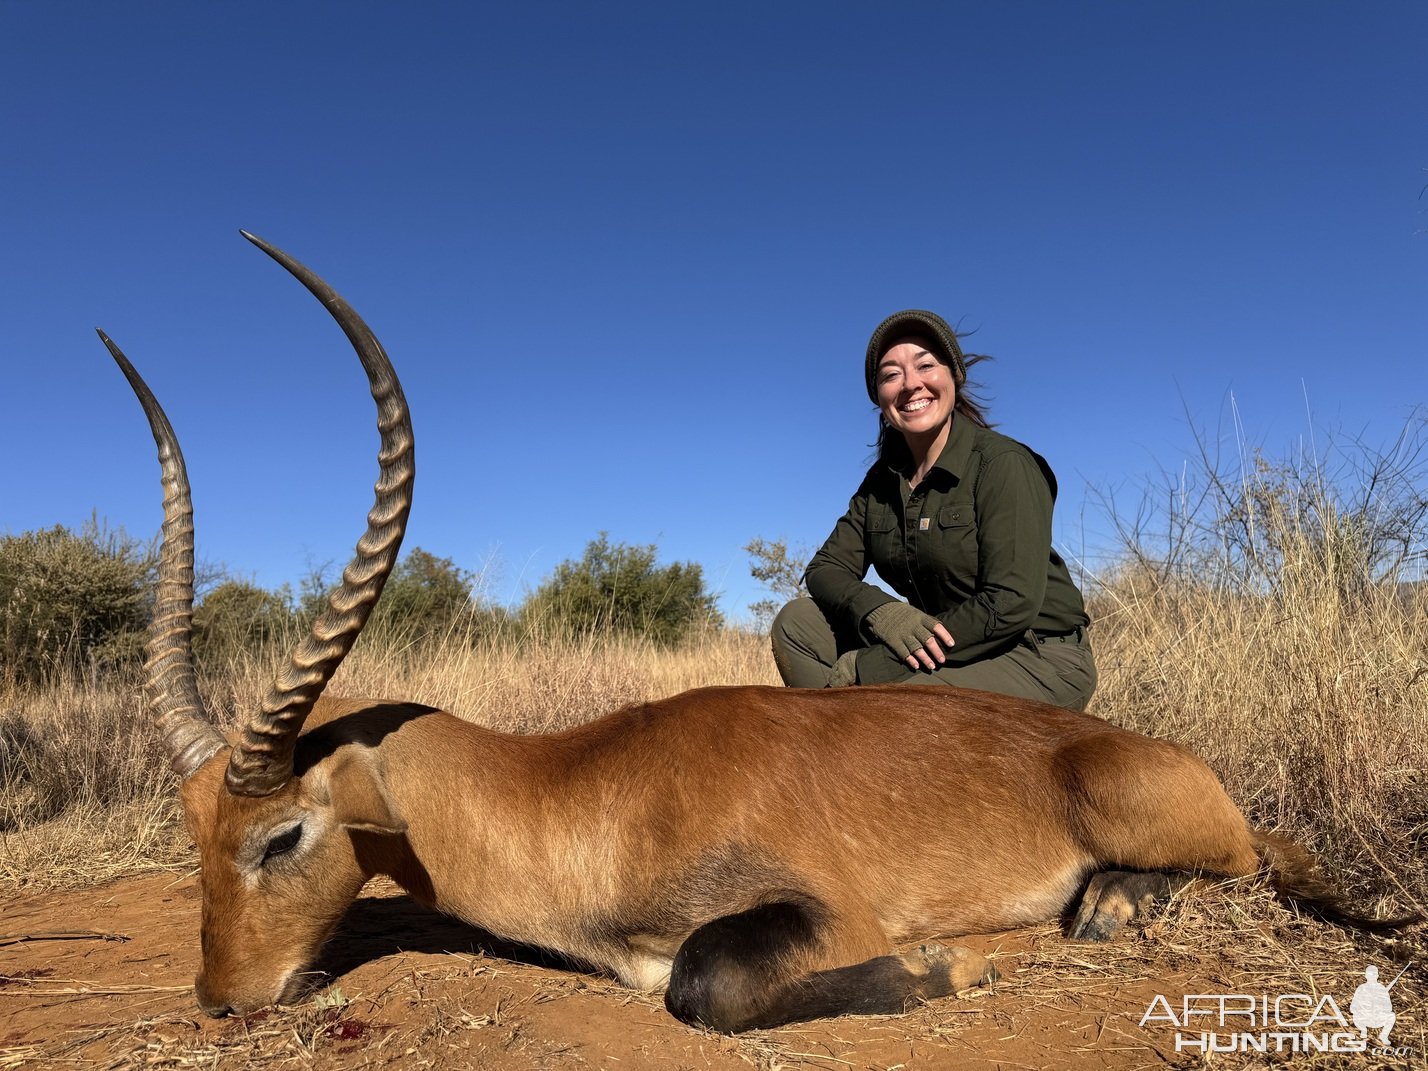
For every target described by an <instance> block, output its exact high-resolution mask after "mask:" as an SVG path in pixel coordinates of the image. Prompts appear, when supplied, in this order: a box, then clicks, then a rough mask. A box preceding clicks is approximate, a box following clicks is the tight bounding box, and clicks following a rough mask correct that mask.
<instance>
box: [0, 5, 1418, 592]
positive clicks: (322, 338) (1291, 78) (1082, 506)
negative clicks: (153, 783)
mask: <svg viewBox="0 0 1428 1071" xmlns="http://www.w3.org/2000/svg"><path fill="white" fill-rule="evenodd" d="M1425 57H1428V6H1425V5H1422V4H1416V3H1363V4H1349V3H1342V4H1322V3H1255V4H1244V3H1218V4H1217V3H1156V4H1146V3H1141V2H1136V3H1097V4H1060V3H1057V4H1042V3H996V4H993V3H983V4H975V5H973V4H953V3H945V4H931V3H908V4H899V3H878V4H870V3H817V4H805V3H758V4H745V3H722V4H718V5H707V6H705V7H702V8H694V7H692V6H687V5H676V4H663V3H662V4H620V3H614V4H598V5H597V4H575V3H570V4H547V3H532V4H523V5H520V6H519V9H518V8H517V6H516V5H502V6H499V7H498V6H494V5H481V4H467V5H456V4H440V5H422V4H396V3H391V4H378V3H358V2H346V3H340V4H339V3H321V4H310V3H283V4H273V3H245V4H241V5H238V4H194V3H145V4H96V3H85V4H80V3H65V2H43V3H41V2H29V0H23V2H15V0H8V2H5V3H0V88H3V101H4V107H3V112H0V123H3V138H0V218H3V224H4V226H3V236H4V237H3V255H0V361H3V368H4V388H3V396H4V398H5V401H6V406H5V414H6V416H5V421H4V431H3V444H4V449H5V456H6V462H5V467H4V472H5V493H4V495H3V498H0V502H3V505H0V530H7V531H10V532H18V531H23V530H26V529H31V528H35V527H40V526H48V525H52V524H56V523H63V524H67V525H78V524H80V523H82V522H83V521H84V520H85V519H86V518H87V517H88V516H89V515H90V513H91V511H95V510H97V511H98V513H99V514H100V516H101V517H104V518H107V519H108V521H109V522H110V523H112V524H115V525H122V526H123V527H124V528H126V529H128V530H129V531H130V532H131V533H134V534H136V535H142V536H145V537H147V536H148V535H149V534H151V533H152V532H153V531H154V530H155V529H156V528H157V526H158V521H159V488H158V480H157V467H156V463H155V461H154V457H153V448H152V443H151V441H150V439H149V436H148V432H147V430H146V428H145V426H144V423H143V419H142V416H141V414H140V412H139V409H138V406H137V404H136V403H135V402H134V400H133V398H132V396H131V395H130V393H129V391H128V388H127V387H126V385H125V384H124V382H123V380H122V378H121V377H120V375H119V373H118V371H117V370H116V369H115V368H114V367H113V366H112V365H111V364H110V362H109V359H108V357H107V355H106V354H105V353H104V351H103V348H102V347H101V346H100V344H99V342H98V340H97V339H96V338H95V337H94V334H93V328H94V327H95V326H102V327H104V328H105V329H106V330H107V331H108V332H109V333H110V334H111V335H113V337H114V338H115V340H116V341H117V342H118V343H119V345H120V346H122V347H124V349H125V350H126V351H127V352H128V354H129V356H130V357H131V358H132V359H133V360H134V361H135V363H136V364H137V365H138V367H139V368H140V370H141V371H142V372H143V373H144V375H145V376H146V377H147V378H148V380H149V382H150V384H151V385H152V386H153V388H154V390H155V391H156V393H157V394H158V396H159V397H160V399H161V400H162V402H163V404H164V405H165V407H166V408H167V409H168V412H169V414H170V416H171V417H172V418H173V421H174V423H175V425H176V427H177V428H178V431H179V434H180V437H181V440H182V443H183V446H184V449H185V452H186V453H187V456H188V461H189V468H190V473H191V476H192V478H193V482H194V487H195V499H196V508H197V523H198V544H199V554H200V557H201V558H204V559H207V560H208V561H210V562H216V563H222V564H224V565H226V566H228V567H229V568H230V569H232V570H234V571H235V572H237V573H238V574H240V575H245V576H247V577H249V578H252V579H255V580H257V581H258V582H259V583H262V584H265V585H269V586H274V585H277V584H279V583H282V582H284V581H289V580H294V579H296V578H298V577H299V576H300V575H302V574H303V573H304V572H305V571H306V570H307V569H308V568H309V566H310V565H312V564H314V563H321V562H325V561H338V562H340V561H345V559H346V557H347V555H348V554H349V553H350V551H351V547H352V543H353V541H354V539H355V538H356V536H357V534H358V532H359V531H360V529H361V525H362V523H363V522H362V518H363V515H364V513H365V510H366V508H367V504H368V502H369V501H370V495H371V482H372V479H373V477H374V475H375V461H374V455H375V450H376V432H375V430H374V426H373V420H374V416H373V410H372V406H371V403H370V400H369V399H368V397H367V396H366V393H365V385H364V382H363V379H362V376H361V374H360V371H359V369H358V367H357V365H356V362H355V359H354V358H353V357H352V356H351V354H350V351H349V350H348V349H347V348H346V343H345V341H344V340H343V339H342V337H341V335H340V333H339V332H338V331H337V329H336V328H335V327H334V326H333V325H332V324H331V322H330V321H329V320H328V318H327V316H326V314H325V313H324V312H323V311H322V310H321V308H320V307H319V306H318V305H317V304H316V303H315V302H314V301H312V299H311V298H309V297H308V296H307V295H306V294H305V293H304V292H303V291H301V289H300V288H299V287H298V286H297V284H296V283H294V282H293V281H292V280H291V279H289V278H288V277H287V276H286V275H285V274H284V273H283V272H282V271H281V269H279V268H278V267H277V266H276V265H274V264H272V263H271V262H269V261H268V260H267V259H266V258H265V257H264V256H263V255H262V254H261V253H259V252H258V251H257V250H255V249H253V248H251V247H250V246H249V245H248V244H247V243H246V242H244V241H242V240H241V239H240V238H239V237H238V234H237V230H238V228H239V227H245V228H248V229H250V230H252V231H254V232H256V233H258V234H260V235H263V236H264V237H266V238H268V239H269V240H271V241H273V242H274V243H276V244H278V245H280V246H282V247H284V248H286V249H287V250H289V251H290V252H292V253H293V254H294V255H296V256H298V257H299V258H301V259H303V260H305V261H306V262H307V263H308V264H309V265H311V266H312V267H313V268H314V269H316V270H317V271H319V272H320V273H321V274H323V275H324V276H325V277H326V278H327V279H328V281H329V282H331V283H332V284H333V285H334V286H335V287H337V289H338V290H339V291H341V292H342V293H343V294H344V295H345V296H346V297H347V298H348V299H349V300H350V301H351V302H352V303H353V304H354V305H355V306H356V307H357V308H358V309H359V310H360V311H361V312H362V314H363V315H364V316H365V317H366V319H367V321H368V322H369V323H370V324H371V325H372V327H373V328H374V330H375V331H376V332H377V334H378V336H379V337H380V338H381V339H382V340H383V341H384V343H385V344H386V346H387V349H388V351H389V352H390V353H391V354H392V356H393V359H394V361H395V363H396V366H397V369H398V371H399V373H400V374H401V376H402V380H403V382H404V385H405V387H406V390H407V395H408V397H409V398H410V400H411V403H412V408H413V411H414V418H415V424H416V432H417V458H418V479H417V501H416V505H415V510H414V515H413V521H412V525H411V528H410V530H409V533H408V536H407V539H408V543H407V546H408V547H410V546H413V545H420V546H422V547H424V548H426V549H428V550H430V551H432V552H433V553H436V554H439V555H444V556H448V557H451V558H454V559H455V560H456V561H457V562H459V563H461V564H462V565H465V566H467V567H469V568H478V569H479V568H482V567H483V566H487V565H489V567H490V572H489V575H488V585H489V591H490V593H491V594H492V595H494V596H495V597H498V598H501V599H503V600H509V599H513V598H516V597H518V595H519V593H520V591H521V590H522V587H523V586H526V585H534V584H535V583H537V582H538V581H539V580H540V578H541V577H543V576H544V575H546V574H547V573H548V572H549V571H550V570H551V569H552V568H553V567H554V566H555V565H556V564H557V563H558V562H559V561H561V560H562V559H564V558H567V557H573V556H576V555H578V554H579V552H580V550H581V549H582V547H583V546H584V545H585V543H586V542H587V541H588V540H589V539H591V538H592V537H593V536H594V535H595V534H596V532H598V531H600V530H607V531H608V532H609V533H610V536H611V538H612V539H616V540H622V541H625V542H632V543H649V542H653V543H657V544H658V546H659V548H660V551H661V555H662V557H663V558H664V559H665V560H694V561H698V562H700V563H702V564H703V566H704V568H705V570H706V573H707V576H708V578H709V580H710V582H711V584H712V585H713V586H714V587H716V588H717V589H719V590H720V591H722V592H723V593H724V606H725V607H726V609H728V610H730V611H732V612H734V613H738V612H741V611H742V608H743V607H744V606H745V605H746V604H747V603H748V602H749V601H750V600H752V599H754V598H757V597H759V594H760V592H759V589H758V585H756V584H755V583H754V582H753V581H752V580H751V579H750V578H749V576H748V563H747V559H746V556H745V555H744V553H743V551H742V550H741V547H742V546H743V544H744V543H746V542H747V541H748V540H749V539H750V538H752V537H754V536H766V537H779V536H783V537H787V538H788V539H790V540H791V541H793V542H794V543H804V544H812V545H816V544H817V543H818V542H820V541H821V540H822V539H823V537H824V536H825V535H826V534H827V532H828V530H829V529H830V528H831V526H832V524H833V521H834V520H835V519H836V518H837V516H838V515H839V514H840V513H841V511H842V510H843V509H844V508H845V506H846V503H847V499H848V496H849V495H850V494H851V493H852V491H853V489H854V487H855V486H856V484H857V483H858V480H859V478H860V474H861V471H862V469H863V465H864V460H865V458H866V456H867V454H868V443H869V442H870V441H871V438H872V435H873V430H874V419H873V415H872V409H871V406H870V405H869V403H868V401H867V398H866V396H865V394H864V389H863V382H862V369H861V362H862V350H863V347H864V345H865V342H866V339H867V336H868V333H869V332H870V330H871V329H872V327H873V326H874V325H875V324H876V323H877V321H878V320H880V319H881V318H882V317H883V316H884V315H886V314H887V313H889V312H891V311H893V310H894V309H897V308H902V307H907V306H922V307H927V308H931V309H935V310H937V311H939V312H941V313H942V314H943V315H944V316H946V317H947V318H948V319H949V320H952V321H954V322H956V321H960V322H961V323H962V324H963V326H965V327H975V328H977V330H978V333H977V335H976V337H975V339H974V340H973V342H972V343H970V344H969V345H970V347H971V348H973V349H980V350H983V351H986V352H989V353H992V354H994V355H995V356H996V358H997V360H996V362H995V363H993V364H990V365H984V366H983V368H982V369H981V370H980V371H981V379H982V381H983V384H984V388H985V393H986V394H987V395H988V396H989V397H990V399H991V412H992V416H993V418H994V419H995V420H996V421H997V422H998V423H999V425H1000V427H1001V429H1002V430H1003V431H1005V432H1007V433H1008V434H1011V435H1013V436H1015V437H1017V438H1020V439H1023V440H1024V441H1026V442H1028V443H1030V444H1031V445H1032V446H1034V447H1036V448H1037V449H1038V450H1040V451H1041V452H1042V453H1043V454H1044V455H1045V456H1046V457H1047V458H1048V459H1049V460H1050V461H1051V463H1052V465H1053V466H1054V467H1055V469H1056V470H1057V472H1058V474H1059V476H1060V478H1061V485H1062V494H1061V500H1060V504H1059V506H1058V520H1057V542H1058V544H1059V546H1060V547H1061V548H1062V549H1063V551H1064V552H1065V553H1066V554H1068V556H1070V557H1072V558H1077V557H1082V556H1086V557H1089V558H1092V559H1095V558H1096V557H1097V556H1098V555H1099V554H1100V553H1101V552H1102V550H1103V549H1104V547H1105V535H1104V533H1105V529H1106V527H1107V526H1106V524H1105V522H1104V519H1103V518H1102V517H1101V516H1100V515H1099V514H1098V512H1097V511H1096V509H1095V507H1094V506H1093V505H1091V504H1090V503H1091V501H1092V497H1093V496H1091V495H1090V494H1089V493H1088V487H1096V488H1102V489H1109V490H1111V491H1112V492H1113V493H1121V494H1125V493H1127V491H1126V489H1127V488H1129V487H1131V486H1133V485H1134V484H1135V483H1136V482H1137V481H1138V480H1141V479H1143V478H1145V477H1148V476H1154V475H1155V473H1156V472H1158V471H1159V470H1161V469H1169V470H1173V469H1175V468H1176V467H1177V466H1178V465H1179V463H1180V459H1181V458H1182V457H1184V456H1186V455H1187V454H1188V453H1189V452H1190V451H1191V450H1192V447H1193V440H1192V436H1191V433H1190V430H1189V427H1188V424H1187V418H1186V413H1187V411H1188V413H1189V414H1190V416H1191V417H1193V418H1194V419H1195V420H1196V421H1199V422H1203V423H1204V424H1206V425H1208V426H1209V427H1210V428H1211V430H1212V432H1214V431H1216V430H1217V429H1219V428H1220V427H1221V425H1222V423H1223V424H1224V427H1225V429H1226V431H1228V422H1227V419H1226V416H1227V412H1228V400H1229V398H1230V397H1231V395H1233V397H1234V399H1235V401H1236V404H1237V406H1238V409H1239V412H1240V414H1241V417H1242V419H1243V422H1244V424H1245V426H1246V428H1247V429H1248V432H1249V435H1250V437H1251V439H1253V440H1255V441H1258V442H1262V443H1263V444H1264V445H1265V446H1266V447H1267V448H1269V449H1271V450H1275V451H1280V452H1282V451H1283V450H1284V449H1285V448H1287V447H1288V445H1289V444H1291V443H1292V442H1293V441H1295V440H1296V438H1298V437H1301V436H1304V435H1306V434H1308V433H1309V432H1310V430H1311V428H1312V429H1313V430H1315V431H1323V430H1325V429H1332V428H1343V429H1346V430H1347V431H1348V432H1350V433H1352V434H1364V435H1367V436H1368V437H1369V438H1370V439H1371V440H1373V439H1383V440H1386V439H1387V438H1389V437H1390V436H1391V435H1392V433H1393V432H1394V431H1395V430H1396V429H1397V428H1398V427H1399V426H1400V425H1401V424H1402V422H1403V419H1404V418H1405V416H1406V415H1407V414H1408V412H1409V409H1410V407H1411V406H1412V405H1413V404H1415V403H1421V402H1423V401H1424V400H1425V397H1428V389H1425V388H1428V371H1425V365H1424V358H1425V355H1428V345H1426V344H1428V301H1425V297H1428V294H1425V281H1428V273H1425V267H1428V195H1425V197H1423V198H1420V190H1421V188H1422V187H1423V186H1424V184H1425V183H1428V171H1425V168H1428V65H1425ZM1306 395H1307V399H1308V406H1309V408H1310V409H1312V415H1313V422H1312V424H1311V421H1310V418H1309V416H1308V414H1307V413H1306Z"/></svg>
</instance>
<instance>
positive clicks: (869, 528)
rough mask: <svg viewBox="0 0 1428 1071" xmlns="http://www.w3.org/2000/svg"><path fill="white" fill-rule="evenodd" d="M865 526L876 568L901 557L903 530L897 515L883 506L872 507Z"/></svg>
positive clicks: (872, 560)
mask: <svg viewBox="0 0 1428 1071" xmlns="http://www.w3.org/2000/svg"><path fill="white" fill-rule="evenodd" d="M864 526H865V532H866V535H865V539H866V541H867V548H868V555H869V558H870V560H871V562H872V564H873V567H874V568H878V567H880V566H886V565H888V564H890V563H891V562H893V561H894V559H895V558H898V557H901V551H902V529H901V526H900V525H899V524H898V518H897V514H896V513H894V512H893V511H892V510H890V509H888V508H887V507H886V506H883V505H881V504H878V505H874V506H871V507H870V508H869V509H868V516H867V520H866V521H865V522H864ZM879 572H881V569H879Z"/></svg>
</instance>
